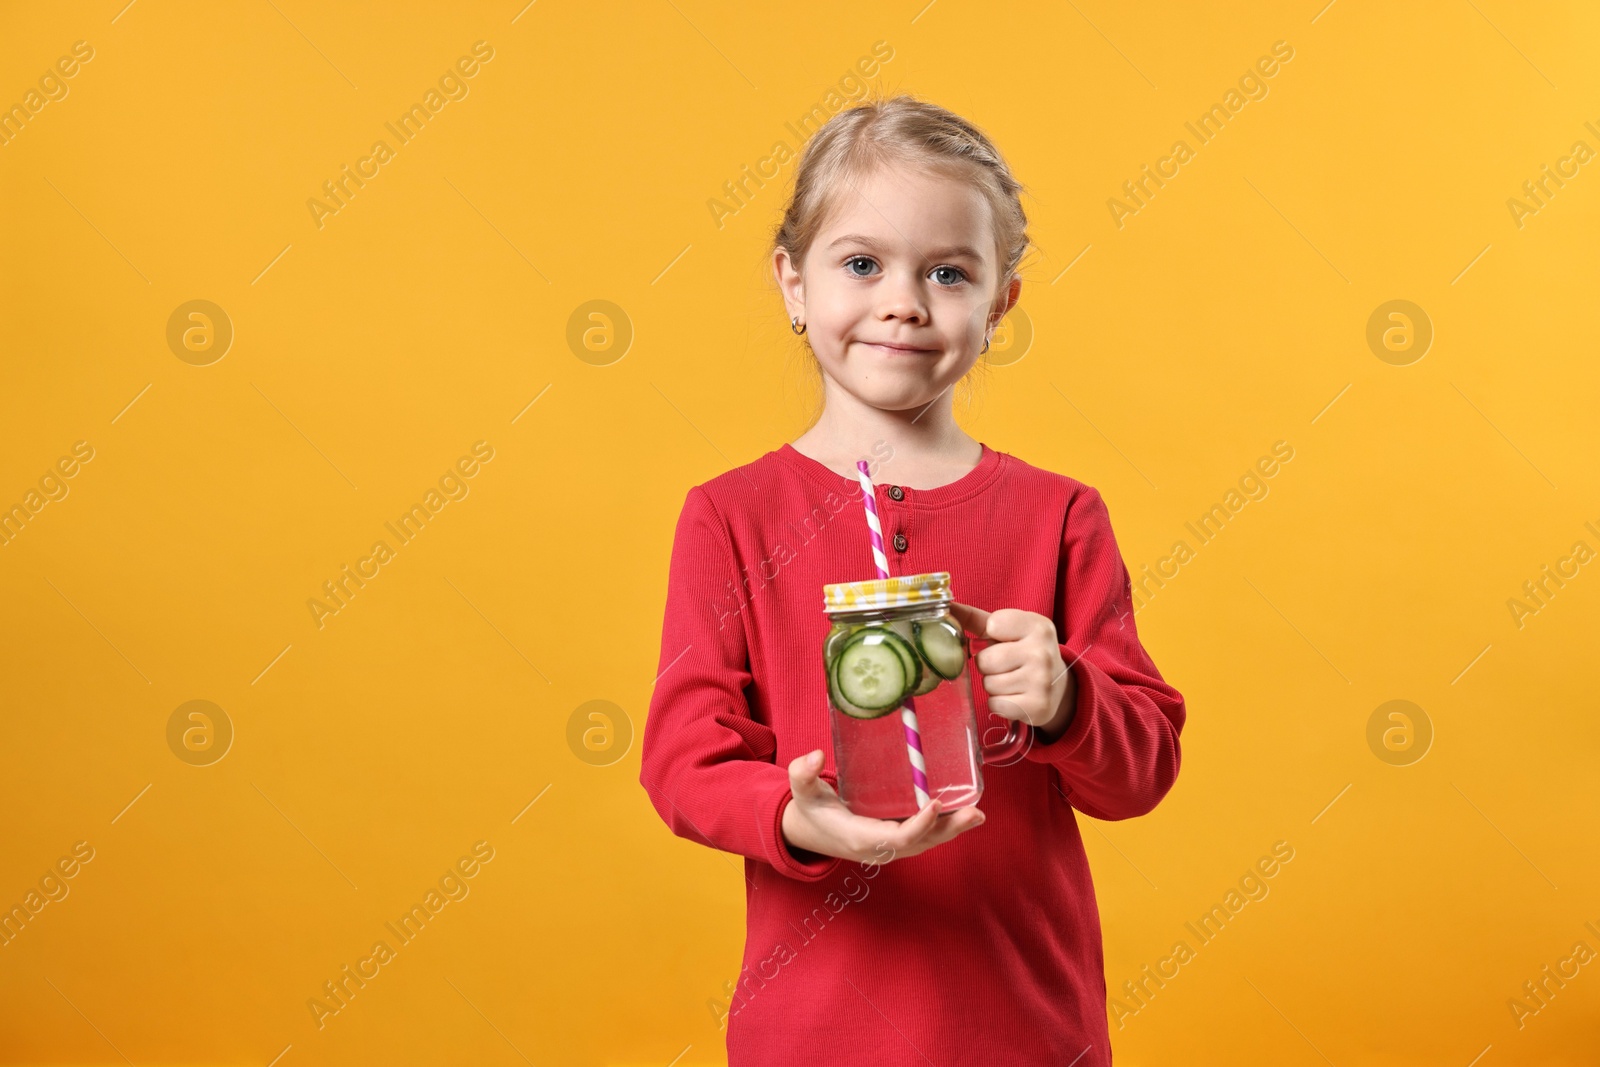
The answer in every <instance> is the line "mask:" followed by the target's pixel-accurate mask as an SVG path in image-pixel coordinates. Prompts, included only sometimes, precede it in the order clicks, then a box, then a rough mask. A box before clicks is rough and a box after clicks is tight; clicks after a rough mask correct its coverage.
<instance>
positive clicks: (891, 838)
mask: <svg viewBox="0 0 1600 1067" xmlns="http://www.w3.org/2000/svg"><path fill="white" fill-rule="evenodd" d="M821 771H822V750H821V749H820V748H818V749H812V750H811V751H810V752H807V753H806V754H805V755H803V756H796V757H795V758H794V759H793V760H792V761H791V762H790V763H789V786H790V789H791V790H792V791H793V793H794V799H793V800H791V801H789V805H788V807H786V808H784V809H783V836H784V840H786V841H788V842H789V844H791V845H793V846H794V847H795V848H803V849H808V850H810V851H812V852H820V853H822V854H823V855H825V856H837V857H839V858H840V859H847V860H855V861H856V862H858V863H866V864H873V865H876V864H883V863H888V862H889V861H890V860H897V859H905V858H907V857H908V856H915V855H916V854H917V853H919V852H926V851H927V850H928V849H930V848H932V847H933V846H935V845H941V844H943V843H944V842H946V841H948V840H950V839H951V838H952V837H955V836H956V835H957V834H960V833H963V832H964V831H967V830H970V829H972V828H973V827H974V826H982V825H983V820H984V814H983V812H981V811H979V810H978V809H977V807H976V806H970V807H966V808H961V809H959V810H958V811H956V812H955V814H953V815H941V814H940V813H939V798H937V797H934V798H932V799H930V800H929V801H928V803H927V805H926V806H924V807H923V809H922V810H921V811H919V812H917V813H916V814H915V815H913V816H911V817H910V818H909V819H906V820H905V821H904V822H895V821H894V820H892V819H868V818H865V817H863V816H860V815H856V814H854V813H853V812H851V810H850V809H849V808H847V807H845V803H844V801H843V800H841V799H840V798H839V794H838V793H836V792H834V789H833V786H831V785H829V784H828V783H827V782H825V781H823V780H822V778H820V777H819V775H820V774H821ZM885 852H887V853H888V855H887V856H885V854H884V853H885Z"/></svg>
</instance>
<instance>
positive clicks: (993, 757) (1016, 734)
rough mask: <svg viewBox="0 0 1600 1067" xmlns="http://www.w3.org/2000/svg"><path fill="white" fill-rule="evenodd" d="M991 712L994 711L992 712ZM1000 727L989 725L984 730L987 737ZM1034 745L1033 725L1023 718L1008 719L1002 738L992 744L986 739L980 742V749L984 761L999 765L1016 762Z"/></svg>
mask: <svg viewBox="0 0 1600 1067" xmlns="http://www.w3.org/2000/svg"><path fill="white" fill-rule="evenodd" d="M990 714H993V713H992V712H991V713H990ZM999 729H1001V727H998V726H991V727H989V728H988V729H987V730H985V731H984V732H983V734H984V737H986V738H987V737H988V736H989V735H990V734H992V733H994V732H995V731H996V730H999ZM1032 747H1033V727H1032V726H1029V725H1028V724H1027V723H1025V722H1023V721H1022V720H1021V719H1007V720H1006V726H1005V736H1004V737H1002V738H1001V739H1000V740H998V741H996V742H994V743H993V744H990V743H989V742H988V741H986V740H985V741H982V742H980V744H979V750H980V751H981V753H982V755H983V762H984V763H988V764H995V765H999V766H1004V765H1006V764H1009V763H1015V762H1016V761H1017V760H1019V759H1021V758H1022V754H1023V753H1025V752H1027V751H1028V750H1029V749H1030V748H1032Z"/></svg>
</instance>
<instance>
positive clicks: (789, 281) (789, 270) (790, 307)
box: [772, 248, 806, 322]
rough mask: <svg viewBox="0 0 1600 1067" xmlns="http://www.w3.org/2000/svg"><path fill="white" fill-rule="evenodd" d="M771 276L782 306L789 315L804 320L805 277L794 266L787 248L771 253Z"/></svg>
mask: <svg viewBox="0 0 1600 1067" xmlns="http://www.w3.org/2000/svg"><path fill="white" fill-rule="evenodd" d="M772 276H773V278H774V279H776V281H777V283H778V292H779V293H780V294H782V296H783V306H784V309H785V310H787V311H788V313H789V317H790V318H791V319H794V318H798V319H799V320H800V321H801V322H805V320H806V283H805V277H804V276H803V275H802V274H801V273H800V271H799V270H797V269H796V268H795V264H794V261H793V260H792V259H790V258H789V252H788V250H787V249H784V248H780V249H778V250H777V251H775V252H773V253H772Z"/></svg>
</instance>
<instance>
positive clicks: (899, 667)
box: [833, 628, 907, 717]
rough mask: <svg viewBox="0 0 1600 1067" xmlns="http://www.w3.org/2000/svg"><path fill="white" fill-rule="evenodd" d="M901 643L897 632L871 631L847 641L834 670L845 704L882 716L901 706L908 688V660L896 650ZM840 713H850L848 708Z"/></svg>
mask: <svg viewBox="0 0 1600 1067" xmlns="http://www.w3.org/2000/svg"><path fill="white" fill-rule="evenodd" d="M899 641H900V638H899V637H898V636H896V635H895V634H893V633H890V632H888V631H885V630H881V629H877V628H868V629H866V630H864V631H862V632H861V633H859V634H857V635H856V636H855V637H853V638H851V639H850V640H849V641H846V642H845V644H844V647H843V648H841V649H840V650H839V656H838V658H837V659H836V660H835V661H834V668H833V680H834V685H835V686H836V687H837V688H838V691H839V695H840V696H841V697H843V698H844V703H846V704H849V705H850V706H851V707H854V708H859V709H862V710H865V711H873V712H878V713H880V714H881V713H884V712H888V711H892V710H894V708H896V707H898V706H899V704H900V700H901V697H902V696H904V694H905V692H906V688H907V687H906V681H907V671H906V667H905V660H904V659H903V658H902V653H901V652H900V650H899V649H897V648H895V643H896V642H899ZM839 710H840V711H843V712H845V713H846V714H850V712H849V710H848V709H846V708H840V709H839ZM874 717H876V716H874Z"/></svg>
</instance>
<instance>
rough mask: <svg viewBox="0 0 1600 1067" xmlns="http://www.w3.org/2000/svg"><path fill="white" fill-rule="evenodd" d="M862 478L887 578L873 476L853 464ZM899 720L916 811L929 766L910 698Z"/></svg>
mask: <svg viewBox="0 0 1600 1067" xmlns="http://www.w3.org/2000/svg"><path fill="white" fill-rule="evenodd" d="M856 471H857V472H858V473H859V475H860V477H861V503H862V505H863V506H864V507H865V508H866V511H867V531H868V533H870V534H871V536H872V562H873V565H874V566H876V567H877V568H878V577H879V578H887V577H889V557H888V556H887V555H885V554H884V551H883V526H882V524H880V523H879V522H878V498H877V495H876V494H875V493H874V492H873V489H872V476H871V475H870V474H868V473H867V462H866V460H857V461H856ZM900 720H901V722H903V723H904V724H905V728H906V754H907V755H908V756H910V757H911V788H912V789H913V790H915V791H916V794H917V810H918V811H921V810H922V808H923V807H924V806H926V805H927V803H928V765H927V762H926V761H925V760H924V759H923V758H922V732H921V731H920V730H919V729H918V728H917V709H916V705H915V704H914V703H913V702H912V700H911V698H910V697H906V699H905V703H904V704H902V705H901V706H900Z"/></svg>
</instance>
